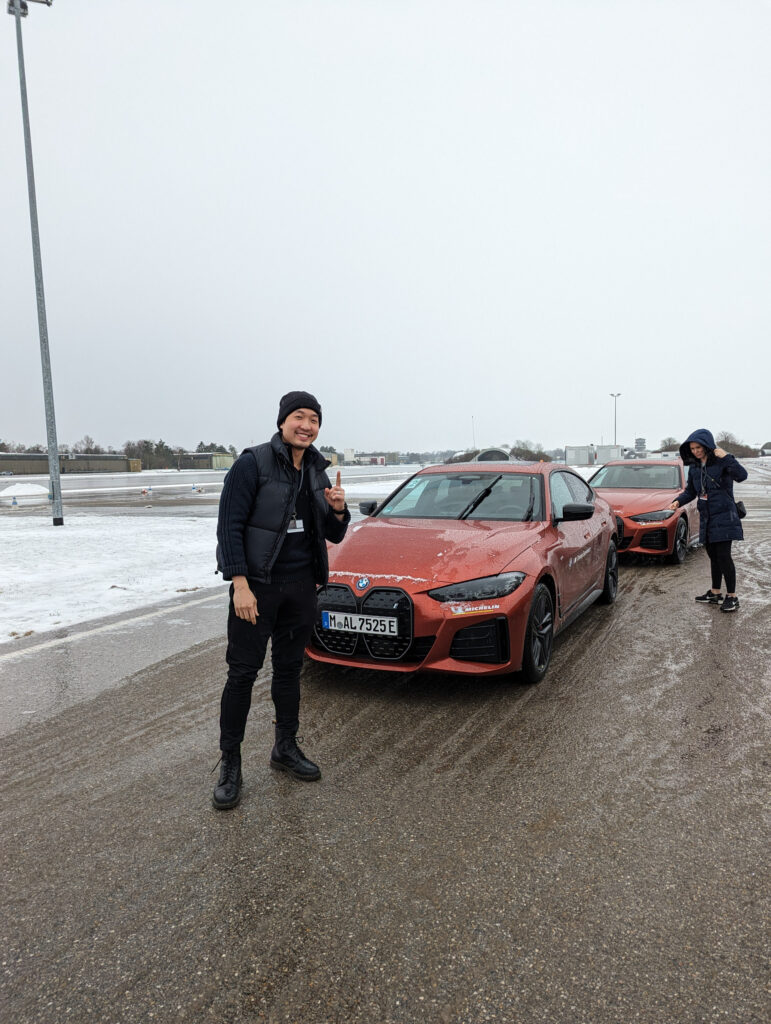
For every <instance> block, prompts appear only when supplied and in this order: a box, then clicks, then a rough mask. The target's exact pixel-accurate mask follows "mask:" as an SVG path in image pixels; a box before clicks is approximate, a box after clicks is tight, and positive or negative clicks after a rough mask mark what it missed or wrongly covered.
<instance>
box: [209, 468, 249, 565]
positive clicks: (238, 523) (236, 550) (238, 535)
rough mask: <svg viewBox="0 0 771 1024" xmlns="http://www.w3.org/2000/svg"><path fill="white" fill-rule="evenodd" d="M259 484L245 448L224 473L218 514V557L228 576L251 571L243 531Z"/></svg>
mask: <svg viewBox="0 0 771 1024" xmlns="http://www.w3.org/2000/svg"><path fill="white" fill-rule="evenodd" d="M258 484H259V478H258V475H257V463H256V461H255V459H254V456H253V455H252V454H251V452H244V453H243V454H242V455H239V457H238V458H237V459H236V461H235V462H234V463H233V465H232V466H231V467H230V469H229V470H228V474H227V476H226V477H225V482H224V484H223V485H222V496H221V497H220V506H219V515H218V517H217V542H218V543H217V561H218V563H219V569H220V572H221V573H222V575H223V577H224V578H225V579H226V580H232V579H233V577H234V576H247V575H248V572H249V567H248V565H247V562H246V549H245V546H244V534H245V532H246V524H247V522H248V521H249V514H250V513H251V510H252V506H253V505H254V499H255V496H256V494H257V488H258Z"/></svg>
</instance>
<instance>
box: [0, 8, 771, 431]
mask: <svg viewBox="0 0 771 1024" xmlns="http://www.w3.org/2000/svg"><path fill="white" fill-rule="evenodd" d="M4 8H5V4H3V10H4ZM30 8H31V10H30V16H29V17H28V18H27V19H26V20H25V21H24V22H23V32H24V43H25V54H26V61H27V76H28V84H29V99H30V107H31V121H32V142H33V149H34V155H35V170H36V177H37V187H38V204H39V215H40V228H41V240H42V251H43V267H44V278H45V288H46V298H47V304H48V320H49V334H50V346H51V360H52V366H53V375H54V391H55V399H56V412H57V423H58V434H59V441H60V442H67V443H72V442H74V441H77V440H78V439H79V438H80V437H82V436H83V435H84V434H85V433H88V434H91V435H92V436H93V437H95V438H96V439H97V440H98V441H100V442H101V443H102V444H114V445H116V446H118V445H120V444H122V442H123V441H125V440H127V439H129V438H132V439H133V438H137V437H150V438H154V439H156V440H157V439H158V438H160V437H162V438H163V439H164V440H166V441H167V442H168V443H170V444H182V445H185V446H192V445H195V444H196V443H197V442H198V441H200V440H202V439H203V440H207V441H208V440H221V441H223V442H225V443H233V444H235V445H236V446H238V447H241V446H243V445H245V444H249V443H252V442H258V441H262V440H265V439H266V438H267V437H268V436H269V435H270V433H271V432H272V431H273V430H274V429H275V414H276V409H277V406H278V399H279V397H280V396H281V395H282V394H283V393H284V392H285V391H288V390H293V389H295V388H302V389H306V390H311V391H313V392H315V394H316V395H317V396H318V398H319V400H320V402H321V403H322V406H323V409H324V424H323V428H322V433H321V435H320V439H319V443H325V442H326V443H328V444H333V445H335V446H337V447H339V448H343V447H355V448H359V449H410V450H432V449H438V448H458V449H459V448H463V447H466V446H468V445H470V444H471V442H472V439H473V437H474V436H475V439H476V442H477V444H483V443H489V444H492V443H501V442H503V441H509V442H511V441H513V440H514V439H515V438H529V439H531V440H533V441H540V442H542V443H543V444H544V445H545V446H546V447H553V446H558V445H559V446H561V445H563V444H565V443H571V444H573V443H584V442H590V441H591V442H595V443H599V442H600V441H601V440H603V441H604V442H605V443H608V442H609V441H612V439H613V400H612V399H611V398H610V395H609V393H610V392H621V397H620V398H619V399H618V435H619V437H618V439H619V442H620V443H625V444H631V443H632V442H633V439H634V437H635V436H639V435H642V436H644V437H646V438H648V440H649V443H651V444H656V443H658V442H659V441H660V439H661V438H662V437H663V436H665V435H667V434H670V433H672V434H674V435H676V436H678V437H680V436H682V437H684V436H685V435H686V434H687V433H689V432H690V431H691V430H692V429H694V428H695V427H698V426H707V427H709V428H710V429H712V430H714V431H715V432H717V431H718V430H721V429H729V430H732V431H733V432H734V433H736V434H737V435H738V436H739V437H741V438H742V439H744V440H746V441H748V442H753V443H762V442H765V441H767V440H769V439H771V438H770V436H769V435H771V415H769V408H770V407H771V402H769V392H770V390H771V389H770V388H769V378H770V376H771V373H770V369H771V365H770V364H771V357H770V356H769V335H770V333H771V332H770V328H771V198H770V195H769V185H770V183H771V135H770V132H769V126H770V125H771V71H770V70H769V69H771V61H770V60H769V53H770V52H771V4H769V2H766V0H660V2H656V0H505V2H504V0H501V2H497V0H473V2H471V0H469V2H453V0H432V2H429V0H412V2H406V0H404V2H402V0H337V2H324V0H305V2H300V0H274V2H257V0H230V2H228V3H215V2H213V0H206V2H204V0H185V2H184V3H183V2H181V0H163V2H161V3H147V4H141V3H129V2H128V0H113V2H110V3H99V4H95V3H94V2H93V0H91V2H87V0H55V2H54V4H53V7H52V8H51V9H48V8H46V7H43V6H39V5H36V4H31V5H30ZM0 95H2V97H3V102H2V104H1V105H0V172H1V173H2V188H1V189H0V224H2V233H1V241H0V344H1V346H2V364H1V365H2V367H3V373H2V379H3V386H2V389H1V390H0V395H1V396H2V404H1V405H0V438H3V439H6V440H15V441H24V442H26V443H32V442H36V441H37V442H41V443H45V419H44V412H43V397H42V385H41V372H40V354H39V345H38V335H37V320H36V306H35V293H34V281H33V274H32V258H31V244H30V232H29V218H28V207H27V193H26V180H25V169H24V148H23V136H22V124H21V112H20V102H19V89H18V73H17V64H16V42H15V31H14V20H13V19H12V18H10V17H8V16H7V15H4V14H2V15H0ZM472 417H473V435H472Z"/></svg>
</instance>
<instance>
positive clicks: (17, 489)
mask: <svg viewBox="0 0 771 1024" xmlns="http://www.w3.org/2000/svg"><path fill="white" fill-rule="evenodd" d="M47 497H48V488H47V487H43V486H42V485H41V484H30V483H26V484H11V486H10V487H4V488H3V489H2V490H0V499H6V501H5V504H6V505H10V504H11V502H12V500H13V499H14V498H47Z"/></svg>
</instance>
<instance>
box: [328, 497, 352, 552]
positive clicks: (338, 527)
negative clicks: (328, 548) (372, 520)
mask: <svg viewBox="0 0 771 1024" xmlns="http://www.w3.org/2000/svg"><path fill="white" fill-rule="evenodd" d="M350 521H351V513H350V512H349V510H348V505H346V506H345V510H344V512H343V518H342V519H338V518H337V516H336V515H335V513H334V510H333V509H332V506H331V505H330V506H329V508H328V509H327V518H326V521H325V523H324V536H325V538H326V539H327V540H328V541H329V542H330V543H331V544H339V543H340V541H341V540H342V539H343V537H344V536H345V531H346V530H347V529H348V524H349V523H350Z"/></svg>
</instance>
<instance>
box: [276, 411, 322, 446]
mask: <svg viewBox="0 0 771 1024" xmlns="http://www.w3.org/2000/svg"><path fill="white" fill-rule="evenodd" d="M281 436H282V438H283V439H284V442H285V443H286V444H288V445H291V447H292V448H307V447H308V446H309V445H312V444H313V442H314V441H315V440H316V438H317V437H318V436H319V417H318V413H315V412H314V411H313V409H295V411H294V412H290V413H289V415H288V416H287V418H286V419H285V420H284V422H283V423H282V424H281Z"/></svg>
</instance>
